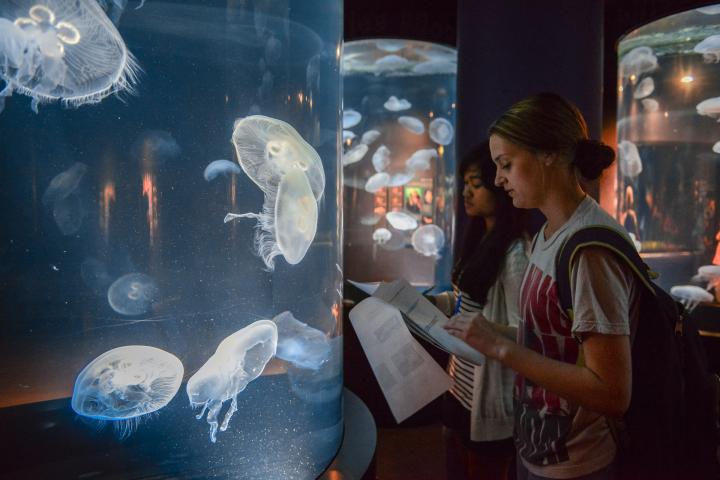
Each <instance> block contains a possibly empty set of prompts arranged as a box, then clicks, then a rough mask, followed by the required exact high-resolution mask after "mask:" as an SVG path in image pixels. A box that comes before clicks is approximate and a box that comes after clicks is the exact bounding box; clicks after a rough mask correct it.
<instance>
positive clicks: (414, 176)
mask: <svg viewBox="0 0 720 480" xmlns="http://www.w3.org/2000/svg"><path fill="white" fill-rule="evenodd" d="M456 76H457V52H456V51H455V50H454V49H451V48H448V47H444V46H442V45H436V44H431V43H426V42H419V41H414V40H390V39H373V40H361V41H355V42H348V43H346V44H345V47H344V52H343V128H344V130H343V144H344V147H343V156H342V164H343V173H344V196H343V200H344V206H343V209H344V219H345V225H344V230H345V241H344V243H345V259H346V262H345V276H346V277H347V278H348V279H351V280H356V281H363V282H373V281H387V280H394V279H396V278H405V279H406V280H408V281H409V282H410V283H412V284H414V285H419V286H430V285H437V286H444V287H448V286H449V284H450V268H451V262H452V254H451V252H452V249H451V243H452V238H453V189H454V178H455V142H454V130H455V129H454V125H455V97H456Z"/></svg>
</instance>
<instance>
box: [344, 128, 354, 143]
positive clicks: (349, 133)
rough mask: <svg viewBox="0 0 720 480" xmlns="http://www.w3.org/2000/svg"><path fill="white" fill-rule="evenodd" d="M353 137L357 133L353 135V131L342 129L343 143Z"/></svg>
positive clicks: (351, 139)
mask: <svg viewBox="0 0 720 480" xmlns="http://www.w3.org/2000/svg"><path fill="white" fill-rule="evenodd" d="M355 137H357V135H355V133H354V132H352V131H351V130H343V133H342V139H343V143H345V142H352V141H353V140H355Z"/></svg>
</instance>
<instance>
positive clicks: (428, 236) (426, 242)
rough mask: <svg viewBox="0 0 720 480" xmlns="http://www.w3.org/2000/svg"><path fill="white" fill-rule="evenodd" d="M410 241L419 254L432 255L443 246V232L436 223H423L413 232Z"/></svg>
mask: <svg viewBox="0 0 720 480" xmlns="http://www.w3.org/2000/svg"><path fill="white" fill-rule="evenodd" d="M410 243H412V246H413V248H414V249H415V251H416V252H418V253H419V254H421V255H424V256H426V257H433V256H436V255H437V254H438V253H439V252H440V250H441V249H442V248H443V246H445V234H444V233H443V231H442V229H441V228H440V227H438V226H437V225H423V226H422V227H420V228H418V229H417V230H415V231H414V232H413V234H412V238H411V239H410Z"/></svg>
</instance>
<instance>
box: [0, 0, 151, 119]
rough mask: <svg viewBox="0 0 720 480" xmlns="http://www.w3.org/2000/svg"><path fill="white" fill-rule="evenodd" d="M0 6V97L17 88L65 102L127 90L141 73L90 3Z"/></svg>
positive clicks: (50, 0) (38, 98) (61, 0)
mask: <svg viewBox="0 0 720 480" xmlns="http://www.w3.org/2000/svg"><path fill="white" fill-rule="evenodd" d="M17 3H19V4H21V5H22V7H19V8H18V7H14V8H13V7H11V6H10V5H8V4H7V3H3V4H2V6H0V16H2V17H5V18H0V37H2V40H0V78H2V79H3V80H4V81H5V83H6V86H5V89H4V90H3V91H2V92H0V97H9V96H10V95H12V93H13V91H17V92H19V93H22V94H24V95H27V96H29V97H31V98H32V109H33V111H35V113H37V110H38V105H39V104H40V103H43V102H51V101H54V100H60V101H61V102H62V103H63V104H64V105H65V106H73V107H78V106H80V105H84V104H87V103H98V102H100V101H101V100H102V99H103V98H105V97H107V96H108V95H110V94H112V93H120V92H122V91H127V92H130V93H132V92H133V86H134V84H135V83H136V80H137V75H138V73H139V71H140V69H139V67H138V65H137V63H136V61H135V59H134V57H133V56H132V54H131V53H130V52H128V50H127V47H126V46H125V42H124V41H123V39H122V37H121V36H120V33H119V32H118V31H117V29H116V28H115V25H113V23H112V22H111V21H110V19H109V18H108V17H107V15H105V12H103V10H102V8H101V7H100V5H98V3H97V2H95V1H88V2H75V1H70V0H45V1H44V2H42V4H40V3H38V4H35V3H34V2H32V1H20V2H17Z"/></svg>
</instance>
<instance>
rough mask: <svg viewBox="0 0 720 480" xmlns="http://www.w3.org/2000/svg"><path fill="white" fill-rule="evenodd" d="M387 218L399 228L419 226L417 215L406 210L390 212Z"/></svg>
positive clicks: (394, 226)
mask: <svg viewBox="0 0 720 480" xmlns="http://www.w3.org/2000/svg"><path fill="white" fill-rule="evenodd" d="M385 218H387V220H388V222H390V225H392V227H393V228H395V229H397V230H414V229H416V228H417V226H418V225H417V220H415V217H413V216H412V215H409V214H407V213H405V212H388V213H387V214H385Z"/></svg>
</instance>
